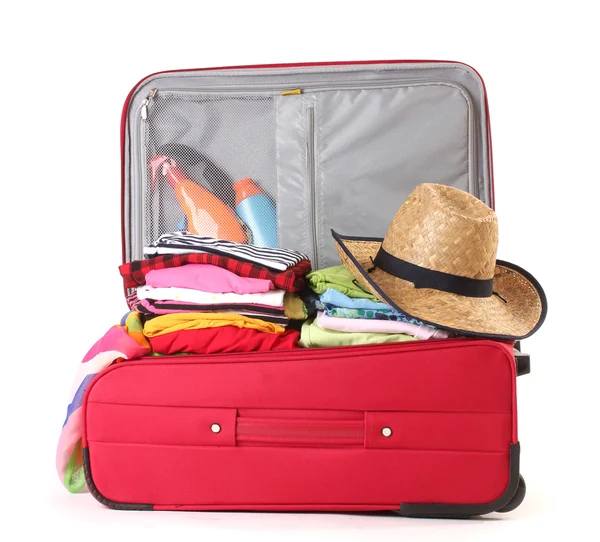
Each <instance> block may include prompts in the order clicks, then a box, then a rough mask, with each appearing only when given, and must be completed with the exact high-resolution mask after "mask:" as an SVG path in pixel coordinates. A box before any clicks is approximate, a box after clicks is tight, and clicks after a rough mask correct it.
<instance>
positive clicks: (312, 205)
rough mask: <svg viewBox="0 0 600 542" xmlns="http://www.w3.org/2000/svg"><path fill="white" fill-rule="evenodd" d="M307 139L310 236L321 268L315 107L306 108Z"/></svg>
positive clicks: (315, 265)
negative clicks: (318, 233)
mask: <svg viewBox="0 0 600 542" xmlns="http://www.w3.org/2000/svg"><path fill="white" fill-rule="evenodd" d="M306 121H307V141H306V145H307V148H306V160H307V162H308V167H307V175H308V186H309V200H310V201H309V212H310V226H309V227H310V230H311V231H310V234H311V235H310V237H311V242H312V255H313V259H312V263H313V266H314V267H315V269H319V250H318V239H317V212H316V206H317V187H316V170H315V110H314V108H313V107H309V108H307V109H306Z"/></svg>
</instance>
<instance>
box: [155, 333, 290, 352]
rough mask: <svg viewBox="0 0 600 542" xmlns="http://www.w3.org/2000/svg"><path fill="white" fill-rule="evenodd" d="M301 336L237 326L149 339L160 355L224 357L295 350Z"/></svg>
mask: <svg viewBox="0 0 600 542" xmlns="http://www.w3.org/2000/svg"><path fill="white" fill-rule="evenodd" d="M299 339H300V333H299V332H298V331H296V330H295V329H287V330H286V331H285V332H284V333H281V334H277V333H264V332H262V331H257V330H256V329H249V328H238V327H234V326H223V327H209V328H204V329H185V330H183V331H173V332H171V333H165V334H164V335H158V336H157V337H149V338H148V340H149V341H150V345H151V346H152V351H153V352H155V353H157V354H179V353H181V352H187V353H190V354H224V353H233V352H260V351H265V350H290V349H292V348H296V347H297V344H298V340H299Z"/></svg>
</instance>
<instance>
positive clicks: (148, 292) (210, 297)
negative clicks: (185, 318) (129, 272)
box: [137, 286, 285, 307]
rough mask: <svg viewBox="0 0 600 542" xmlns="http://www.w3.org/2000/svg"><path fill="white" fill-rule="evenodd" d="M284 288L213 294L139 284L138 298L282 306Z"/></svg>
mask: <svg viewBox="0 0 600 542" xmlns="http://www.w3.org/2000/svg"><path fill="white" fill-rule="evenodd" d="M284 295H285V291H284V290H271V291H269V292H265V293H260V294H234V293H227V294H215V293H212V292H203V291H202V290H192V289H190V288H152V287H151V286H139V287H138V289H137V296H138V299H153V300H155V301H188V302H190V303H197V304H198V305H216V304H220V303H233V304H234V303H245V304H248V303H251V304H256V305H269V306H270V307H283V296H284Z"/></svg>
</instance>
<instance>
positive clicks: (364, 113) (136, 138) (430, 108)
mask: <svg viewBox="0 0 600 542" xmlns="http://www.w3.org/2000/svg"><path fill="white" fill-rule="evenodd" d="M491 162H492V160H491V147H490V135H489V122H488V112H487V102H486V94H485V87H484V84H483V81H482V79H481V78H480V76H479V75H478V74H477V72H476V71H475V70H474V69H472V68H471V67H469V66H466V65H464V64H461V63H456V62H441V61H385V62H354V63H326V64H310V65H308V64H302V65H281V66H248V67H234V68H213V69H198V70H183V71H173V72H162V73H157V74H154V75H151V76H149V77H147V78H145V79H143V80H142V81H141V82H140V83H138V85H136V87H135V88H134V89H133V90H132V91H131V93H130V94H129V96H128V98H127V101H126V103H125V106H124V109H123V119H122V168H123V170H122V181H123V200H122V219H123V260H124V261H130V260H133V259H139V258H142V257H143V247H144V246H146V245H148V244H150V243H151V242H152V241H154V240H155V239H157V238H158V237H159V236H160V235H161V234H163V233H166V232H171V231H175V230H181V229H187V230H189V231H195V232H197V233H199V234H201V235H207V236H210V237H222V236H223V235H222V232H223V231H226V232H229V233H230V234H231V236H230V238H231V239H234V240H242V242H245V241H246V239H247V240H248V242H252V241H253V240H254V242H255V244H268V243H269V240H271V241H270V242H271V243H277V244H278V245H279V246H281V247H285V248H292V249H296V250H299V251H301V252H303V253H305V254H307V255H308V256H309V257H310V259H311V261H312V264H313V268H322V267H327V266H330V265H337V264H339V259H338V256H337V253H336V251H335V248H334V244H333V240H332V236H331V233H330V230H331V229H332V228H333V229H335V230H336V231H339V232H341V233H343V234H347V235H360V236H366V237H383V236H384V234H385V232H386V230H387V228H388V226H389V223H390V221H391V219H392V217H393V216H394V214H395V213H396V211H397V210H398V208H399V207H400V205H401V204H402V202H403V201H404V200H405V198H406V197H407V196H408V195H409V193H410V192H411V191H412V190H413V188H414V187H415V186H416V185H417V184H420V183H424V182H435V183H441V184H447V185H452V186H455V187H457V188H460V189H463V190H466V191H468V192H470V193H471V194H473V195H475V196H477V197H478V198H480V199H481V200H482V201H484V202H485V203H486V204H488V205H490V206H493V183H492V163H491ZM242 179H252V181H251V182H248V181H244V182H243V183H239V182H238V181H240V180H242ZM236 183H237V184H236ZM234 185H235V186H234ZM196 187H198V188H196ZM263 194H265V195H266V196H268V197H265V196H264V195H263ZM257 195H258V197H252V196H257ZM240 232H242V233H240ZM240 236H243V238H242V237H240ZM256 240H260V241H259V242H256Z"/></svg>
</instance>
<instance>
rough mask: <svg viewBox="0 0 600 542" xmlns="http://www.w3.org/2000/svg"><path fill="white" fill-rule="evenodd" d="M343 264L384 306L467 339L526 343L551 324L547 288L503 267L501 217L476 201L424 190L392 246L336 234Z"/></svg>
mask: <svg viewBox="0 0 600 542" xmlns="http://www.w3.org/2000/svg"><path fill="white" fill-rule="evenodd" d="M332 234H333V237H334V240H335V243H336V247H337V250H338V252H339V255H340V257H341V259H342V262H343V264H344V265H345V266H346V267H347V268H348V270H349V271H350V272H351V273H352V274H353V275H354V276H355V277H356V279H357V280H358V281H359V283H360V284H361V286H362V287H363V288H365V289H366V290H367V291H370V292H373V294H374V295H375V296H376V297H378V298H379V299H381V301H383V302H384V303H387V304H388V305H391V306H392V307H394V308H396V309H397V310H400V311H402V312H405V313H407V314H408V315H409V316H412V317H413V318H418V319H420V320H423V321H424V322H426V323H430V324H433V325H435V326H437V327H440V328H443V329H447V330H450V331H456V332H458V333H461V334H464V335H474V336H486V337H494V338H500V339H512V340H514V339H522V338H524V337H528V336H529V335H531V334H532V333H533V332H534V331H536V330H537V329H538V328H539V327H540V326H541V325H542V322H543V321H544V318H545V317H546V296H545V295H544V291H543V290H542V287H541V286H540V284H539V283H538V282H537V280H535V278H533V277H532V276H531V275H530V274H529V273H528V272H527V271H525V270H524V269H521V268H520V267H518V266H516V265H514V264H511V263H508V262H503V261H500V260H498V261H497V260H496V248H497V246H498V221H497V218H496V213H494V211H493V210H492V209H490V208H489V207H488V206H487V205H485V204H484V203H483V202H481V201H480V200H478V199H477V198H476V197H474V196H471V195H470V194H468V193H466V192H463V191H462V190H458V189H457V188H452V187H450V186H444V185H439V184H421V185H419V186H417V187H416V188H415V189H414V191H413V192H412V193H411V194H410V196H409V197H408V198H407V200H406V201H405V202H404V204H403V205H402V207H400V209H399V210H398V212H397V213H396V216H395V217H394V219H393V220H392V223H391V225H390V227H389V229H388V231H387V234H386V236H385V238H384V239H373V238H364V237H348V236H344V235H340V234H338V233H336V232H334V231H333V230H332Z"/></svg>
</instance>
